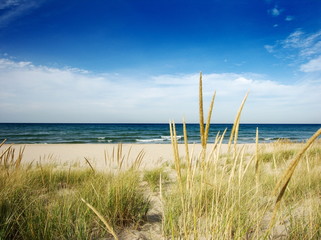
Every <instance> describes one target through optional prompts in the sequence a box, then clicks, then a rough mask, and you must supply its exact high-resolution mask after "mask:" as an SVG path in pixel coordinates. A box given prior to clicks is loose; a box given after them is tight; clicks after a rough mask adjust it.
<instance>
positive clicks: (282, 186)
mask: <svg viewBox="0 0 321 240" xmlns="http://www.w3.org/2000/svg"><path fill="white" fill-rule="evenodd" d="M320 135H321V128H320V129H319V130H318V131H317V132H316V133H315V134H314V135H313V136H312V137H311V138H310V139H309V140H308V141H307V143H306V144H305V146H304V147H303V148H302V149H301V151H300V152H299V153H298V154H297V155H296V156H295V158H294V159H293V161H292V162H291V163H290V165H289V167H288V168H287V169H286V171H285V173H284V174H283V176H282V177H281V178H280V180H279V181H278V182H277V184H276V186H275V188H274V191H273V194H274V195H276V194H277V192H279V194H278V196H277V198H276V201H275V206H274V209H273V215H272V218H271V220H270V224H269V228H268V231H267V234H268V233H269V232H270V231H271V229H272V228H273V226H274V224H275V219H276V213H277V211H278V209H279V206H280V202H281V200H282V197H283V196H284V192H285V190H286V187H287V186H288V184H289V182H290V180H291V177H292V175H293V173H294V170H295V168H296V166H297V165H298V163H299V161H300V159H301V157H302V155H303V154H304V153H305V152H306V150H307V149H308V148H309V147H310V146H311V144H312V143H313V142H314V141H315V140H316V139H317V138H318V137H319V136H320Z"/></svg>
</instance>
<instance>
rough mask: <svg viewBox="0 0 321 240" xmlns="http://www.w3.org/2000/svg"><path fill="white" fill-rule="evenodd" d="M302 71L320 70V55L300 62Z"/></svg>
mask: <svg viewBox="0 0 321 240" xmlns="http://www.w3.org/2000/svg"><path fill="white" fill-rule="evenodd" d="M300 70H301V71H302V72H316V71H321V56H319V57H317V58H315V59H312V60H310V61H309V62H307V63H305V64H302V65H301V67H300Z"/></svg>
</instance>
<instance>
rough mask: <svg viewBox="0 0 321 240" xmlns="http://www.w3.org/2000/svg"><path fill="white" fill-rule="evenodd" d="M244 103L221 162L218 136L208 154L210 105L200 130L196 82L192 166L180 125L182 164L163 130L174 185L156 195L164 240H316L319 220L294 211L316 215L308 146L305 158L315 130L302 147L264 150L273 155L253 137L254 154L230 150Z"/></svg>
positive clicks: (314, 158)
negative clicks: (197, 141) (197, 144)
mask: <svg viewBox="0 0 321 240" xmlns="http://www.w3.org/2000/svg"><path fill="white" fill-rule="evenodd" d="M214 96H215V94H214ZM246 98H247V95H246V96H245V98H244V100H243V102H242V104H241V106H240V108H239V111H238V113H237V115H236V118H235V121H234V125H233V128H232V131H231V134H230V139H229V143H228V150H227V153H224V154H222V151H221V143H222V139H223V137H224V133H223V134H221V135H218V136H217V138H216V139H215V142H214V144H213V145H214V146H213V147H212V148H211V149H208V144H207V139H208V137H207V136H208V130H209V126H210V124H209V123H210V116H211V113H212V108H213V102H214V97H213V99H212V102H211V104H210V109H209V114H208V118H207V123H206V128H205V125H204V117H203V99H202V75H201V76H200V101H199V106H200V138H201V146H202V150H201V152H200V153H197V154H196V160H195V156H194V155H191V154H190V151H189V146H188V144H187V132H186V127H185V123H184V124H183V125H184V127H183V128H184V141H185V142H184V143H185V152H184V153H183V155H184V157H182V155H181V153H180V152H179V151H178V149H179V148H178V142H177V141H176V131H175V124H174V123H173V122H171V123H170V131H171V136H172V138H171V140H172V147H173V159H174V163H173V165H174V169H175V172H176V181H175V182H174V184H173V185H172V187H171V189H170V191H167V192H166V193H165V194H163V201H164V219H163V227H164V233H165V236H168V237H170V238H172V239H279V238H282V239H318V238H319V237H320V234H321V232H320V231H321V230H320V228H319V226H320V214H319V213H316V212H313V211H311V209H312V208H311V207H308V208H303V212H302V209H301V205H300V204H301V203H303V202H308V203H311V206H314V209H320V195H321V186H320V184H321V178H320V174H318V173H319V172H320V154H319V150H318V148H319V147H316V148H315V146H314V147H313V148H312V151H311V152H309V151H308V149H309V147H310V146H311V145H312V143H313V142H314V141H315V140H316V138H317V137H318V136H319V135H320V134H321V129H320V130H319V131H317V132H316V134H315V135H314V136H312V137H311V139H309V140H308V141H307V143H306V144H305V145H302V144H295V148H294V149H291V148H288V147H289V146H290V145H289V144H290V143H289V142H288V141H286V142H285V141H280V142H278V143H277V144H272V145H270V146H272V147H273V149H272V150H271V149H269V151H265V150H264V149H259V145H258V139H259V138H258V130H257V133H256V150H255V151H254V153H253V152H252V153H251V154H248V153H246V150H245V148H244V146H242V145H239V144H237V138H238V130H239V122H240V116H241V111H242V109H243V106H244V103H245V100H246ZM315 144H316V145H317V142H316V143H315ZM292 146H294V145H293V144H292V145H291V147H292ZM318 146H319V145H318ZM182 162H183V163H184V164H182ZM271 162H272V163H273V165H271ZM281 163H282V164H281ZM183 165H184V166H186V167H184V168H183V167H182V166H183ZM272 166H273V167H272ZM297 166H299V167H297ZM296 168H297V169H296ZM295 170H296V171H295ZM290 180H291V181H290ZM309 209H310V210H309Z"/></svg>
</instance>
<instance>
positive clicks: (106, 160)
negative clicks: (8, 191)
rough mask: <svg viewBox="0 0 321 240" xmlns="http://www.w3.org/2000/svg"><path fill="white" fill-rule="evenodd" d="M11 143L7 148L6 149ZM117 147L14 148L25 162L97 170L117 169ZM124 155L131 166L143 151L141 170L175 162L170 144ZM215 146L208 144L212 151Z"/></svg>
mask: <svg viewBox="0 0 321 240" xmlns="http://www.w3.org/2000/svg"><path fill="white" fill-rule="evenodd" d="M8 146H10V145H8V144H6V145H5V146H4V148H3V149H6V148H7V147H8ZM119 146H120V145H118V144H15V145H13V146H12V147H13V148H14V149H15V152H16V153H18V152H19V149H21V148H23V147H25V149H24V153H23V163H26V164H29V163H31V162H33V163H37V162H38V163H41V164H47V163H56V164H62V165H64V164H65V165H66V164H67V165H69V164H79V166H83V165H87V163H86V160H85V158H86V159H88V160H89V161H90V162H91V164H92V165H93V166H95V167H96V168H99V169H100V168H102V167H108V166H109V167H115V166H114V165H113V164H116V163H110V162H111V161H113V160H115V161H116V159H117V154H118V148H119ZM243 146H244V147H245V151H247V152H253V151H254V150H255V144H242V145H238V147H243ZM121 148H122V153H121V156H122V158H124V164H127V166H131V164H132V163H133V162H134V161H135V159H136V158H137V156H138V155H139V154H140V152H143V154H144V155H143V161H142V164H141V167H142V168H147V169H148V168H152V167H155V166H159V165H161V164H162V163H164V162H171V161H172V160H173V149H172V145H171V144H122V145H121ZM212 148H213V144H209V145H208V150H209V151H211V149H212ZM200 150H201V145H200V144H191V145H189V151H190V154H193V155H194V156H197V155H198V154H199V153H200ZM226 151H227V144H222V146H221V152H222V153H224V152H226ZM179 152H180V154H181V157H184V154H185V145H183V144H180V145H179Z"/></svg>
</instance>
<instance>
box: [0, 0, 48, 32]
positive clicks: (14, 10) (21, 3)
mask: <svg viewBox="0 0 321 240" xmlns="http://www.w3.org/2000/svg"><path fill="white" fill-rule="evenodd" d="M43 2H44V0H38V1H37V0H4V1H2V2H1V3H0V10H1V12H2V14H1V16H0V27H5V26H7V25H8V24H9V23H11V22H12V21H14V20H16V19H17V18H19V17H21V16H23V15H24V14H26V13H28V12H29V11H31V10H33V9H36V8H38V7H39V6H40V5H41V4H42V3H43Z"/></svg>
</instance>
